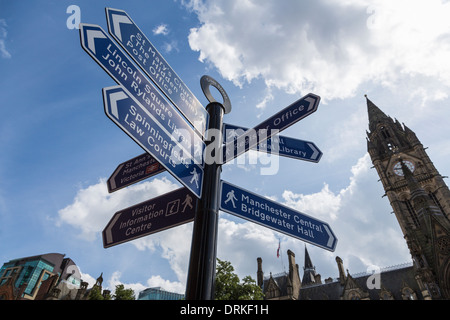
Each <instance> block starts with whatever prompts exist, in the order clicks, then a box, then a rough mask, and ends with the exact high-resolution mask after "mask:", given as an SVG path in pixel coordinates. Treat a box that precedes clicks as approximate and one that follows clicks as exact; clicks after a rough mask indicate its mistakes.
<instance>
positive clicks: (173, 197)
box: [102, 187, 198, 248]
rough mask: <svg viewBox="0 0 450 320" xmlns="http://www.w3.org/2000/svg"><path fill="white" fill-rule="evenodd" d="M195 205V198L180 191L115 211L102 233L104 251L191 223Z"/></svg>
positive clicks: (185, 189)
mask: <svg viewBox="0 0 450 320" xmlns="http://www.w3.org/2000/svg"><path fill="white" fill-rule="evenodd" d="M197 201H198V200H197V197H196V196H195V195H194V194H193V193H192V192H190V191H189V189H187V188H185V187H183V188H180V189H177V190H175V191H171V192H168V193H166V194H164V195H162V196H159V197H156V198H153V199H150V200H147V201H144V202H141V203H139V204H137V205H134V206H132V207H129V208H126V209H123V210H121V211H118V212H116V213H115V214H114V215H113V217H112V218H111V220H110V221H109V222H108V224H107V225H106V227H105V229H104V230H103V234H102V235H103V247H105V248H109V247H112V246H115V245H117V244H120V243H124V242H127V241H131V240H134V239H137V238H140V237H144V236H147V235H150V234H152V233H156V232H159V231H162V230H166V229H170V228H172V227H175V226H179V225H181V224H185V223H188V222H191V221H193V220H194V216H195V209H196V206H197Z"/></svg>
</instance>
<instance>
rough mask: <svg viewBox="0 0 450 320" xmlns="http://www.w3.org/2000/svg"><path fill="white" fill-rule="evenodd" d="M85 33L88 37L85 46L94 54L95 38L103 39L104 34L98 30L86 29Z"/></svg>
mask: <svg viewBox="0 0 450 320" xmlns="http://www.w3.org/2000/svg"><path fill="white" fill-rule="evenodd" d="M86 33H87V38H88V43H87V47H88V48H89V50H91V51H92V52H93V53H94V54H95V39H104V38H106V36H105V35H104V34H103V32H101V31H98V30H88V31H87V32H86ZM81 40H83V38H82V39H81Z"/></svg>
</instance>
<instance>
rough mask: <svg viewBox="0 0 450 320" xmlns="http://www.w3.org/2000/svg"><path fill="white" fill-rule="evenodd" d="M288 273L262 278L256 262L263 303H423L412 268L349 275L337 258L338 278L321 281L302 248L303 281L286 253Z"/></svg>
mask: <svg viewBox="0 0 450 320" xmlns="http://www.w3.org/2000/svg"><path fill="white" fill-rule="evenodd" d="M287 254H288V261H289V272H286V273H284V272H283V273H280V274H275V275H272V274H270V275H269V276H268V277H264V272H263V269H262V259H261V258H258V259H257V263H258V271H257V283H258V285H259V286H260V287H261V288H262V289H263V292H264V295H265V299H266V300H423V299H424V298H425V297H424V296H423V295H422V291H421V289H420V287H419V284H418V282H417V280H416V278H415V271H414V268H413V266H412V264H407V265H401V266H394V267H391V268H386V269H382V270H376V271H375V272H374V273H363V274H355V275H351V274H350V272H349V271H348V270H346V271H345V268H344V263H343V261H342V259H341V258H340V257H336V264H337V273H338V277H336V278H328V279H325V280H324V281H322V279H321V276H320V274H319V273H317V272H316V268H315V266H314V265H313V264H312V261H311V258H310V256H309V253H308V250H307V248H306V247H305V263H304V267H303V277H302V278H301V279H302V280H301V281H300V272H299V266H298V265H297V264H296V263H295V254H294V253H293V252H292V251H291V250H288V251H287Z"/></svg>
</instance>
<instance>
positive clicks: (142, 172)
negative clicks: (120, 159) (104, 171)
mask: <svg viewBox="0 0 450 320" xmlns="http://www.w3.org/2000/svg"><path fill="white" fill-rule="evenodd" d="M164 171H166V169H165V168H164V167H163V166H162V165H161V164H160V163H159V162H158V161H156V159H155V158H153V157H152V156H151V155H149V154H148V153H143V154H141V155H140V156H137V157H135V158H133V159H130V160H128V161H126V162H124V163H121V164H120V165H118V166H117V168H116V170H114V172H113V174H112V175H111V177H109V179H108V181H107V185H108V191H109V193H111V192H114V191H116V190H119V189H122V188H125V187H127V186H130V185H132V184H133V183H136V182H139V181H141V180H144V179H147V178H150V177H151V176H154V175H156V174H158V173H160V172H164Z"/></svg>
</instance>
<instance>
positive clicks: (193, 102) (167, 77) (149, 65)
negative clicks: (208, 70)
mask: <svg viewBox="0 0 450 320" xmlns="http://www.w3.org/2000/svg"><path fill="white" fill-rule="evenodd" d="M106 20H107V22H108V30H109V33H110V34H111V35H112V36H113V37H114V39H115V40H116V41H117V42H118V43H119V44H120V45H121V46H122V47H123V49H124V50H125V51H126V52H128V54H129V55H130V57H132V58H133V59H134V61H135V62H136V63H137V64H138V65H139V66H140V67H141V68H142V70H144V72H145V73H146V74H147V75H148V76H149V77H150V79H151V80H152V81H153V82H154V83H155V85H156V86H158V88H159V89H161V91H162V92H163V93H164V94H165V95H166V97H167V98H168V99H169V100H170V101H172V103H173V104H174V105H175V106H176V107H177V108H178V109H179V110H180V112H181V113H182V114H183V115H184V116H185V117H186V119H188V120H189V121H190V122H191V124H192V125H193V126H194V127H195V128H196V129H197V130H198V131H199V133H200V134H202V135H203V134H204V132H205V130H206V127H207V121H208V117H209V115H208V112H207V111H206V109H205V108H204V107H203V106H202V104H201V103H200V101H198V99H197V98H196V97H195V96H194V94H193V93H192V92H191V91H190V90H189V88H188V87H187V86H186V85H185V84H184V82H183V81H182V80H181V79H180V77H179V76H178V75H177V74H176V73H175V71H174V70H173V69H172V67H171V66H170V65H169V64H168V63H167V62H166V60H165V59H164V58H163V56H162V55H161V54H160V53H159V52H158V50H156V48H155V47H154V46H153V44H152V43H151V42H150V40H149V39H148V38H147V37H146V36H145V34H144V33H143V32H142V31H141V30H140V29H139V27H138V26H137V25H136V24H135V23H134V21H133V20H132V19H131V18H130V16H129V15H128V14H127V13H126V12H125V11H123V10H118V9H111V8H106Z"/></svg>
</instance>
